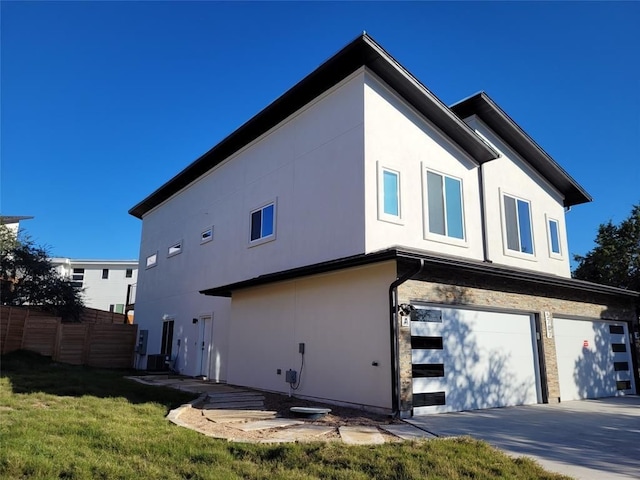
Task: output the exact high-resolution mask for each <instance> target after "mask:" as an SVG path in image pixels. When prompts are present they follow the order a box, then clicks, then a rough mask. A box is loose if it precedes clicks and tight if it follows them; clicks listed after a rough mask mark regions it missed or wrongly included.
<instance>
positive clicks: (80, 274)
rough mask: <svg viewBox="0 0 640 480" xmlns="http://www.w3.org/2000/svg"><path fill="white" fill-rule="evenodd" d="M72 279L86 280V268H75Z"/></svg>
mask: <svg viewBox="0 0 640 480" xmlns="http://www.w3.org/2000/svg"><path fill="white" fill-rule="evenodd" d="M71 280H79V281H83V280H84V268H74V269H73V274H72V276H71Z"/></svg>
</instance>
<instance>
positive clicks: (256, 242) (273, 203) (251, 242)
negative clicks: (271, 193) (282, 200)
mask: <svg viewBox="0 0 640 480" xmlns="http://www.w3.org/2000/svg"><path fill="white" fill-rule="evenodd" d="M269 207H273V221H272V225H271V227H272V228H271V233H270V234H268V235H262V229H263V228H264V223H263V219H264V213H263V212H264V211H265V210H266V209H267V208H269ZM257 212H261V216H260V233H261V236H260V237H258V238H256V239H254V240H252V239H251V237H252V233H253V214H254V213H257ZM277 219H278V202H277V198H276V199H272V200H269V201H268V202H265V203H262V204H261V205H260V206H259V207H256V208H252V209H251V210H250V211H249V234H248V235H247V238H248V240H249V245H248V246H249V247H255V246H257V245H262V244H263V243H268V242H272V241H274V240H275V239H276V233H277V224H278V220H277Z"/></svg>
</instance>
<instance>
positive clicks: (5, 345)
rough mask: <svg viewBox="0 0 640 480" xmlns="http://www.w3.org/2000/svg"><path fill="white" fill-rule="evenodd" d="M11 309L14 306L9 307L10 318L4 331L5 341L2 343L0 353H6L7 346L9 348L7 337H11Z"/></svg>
mask: <svg viewBox="0 0 640 480" xmlns="http://www.w3.org/2000/svg"><path fill="white" fill-rule="evenodd" d="M11 311H12V308H11V307H9V318H7V328H6V330H5V332H4V342H2V345H0V353H2V354H3V355H4V353H5V351H4V350H5V348H7V339H8V338H9V329H10V327H11Z"/></svg>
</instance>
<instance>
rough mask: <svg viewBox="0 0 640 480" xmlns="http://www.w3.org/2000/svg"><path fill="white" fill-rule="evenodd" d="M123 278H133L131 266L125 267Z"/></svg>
mask: <svg viewBox="0 0 640 480" xmlns="http://www.w3.org/2000/svg"><path fill="white" fill-rule="evenodd" d="M124 278H133V268H126V269H125V271H124Z"/></svg>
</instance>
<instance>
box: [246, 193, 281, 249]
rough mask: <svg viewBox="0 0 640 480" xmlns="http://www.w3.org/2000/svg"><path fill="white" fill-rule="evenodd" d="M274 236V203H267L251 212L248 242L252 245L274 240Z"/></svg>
mask: <svg viewBox="0 0 640 480" xmlns="http://www.w3.org/2000/svg"><path fill="white" fill-rule="evenodd" d="M275 237H276V204H275V202H271V203H268V204H266V205H264V206H262V207H260V208H257V209H255V210H253V211H252V212H251V233H250V236H249V242H250V243H251V244H252V245H255V244H257V243H263V242H266V241H269V240H274V239H275Z"/></svg>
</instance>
